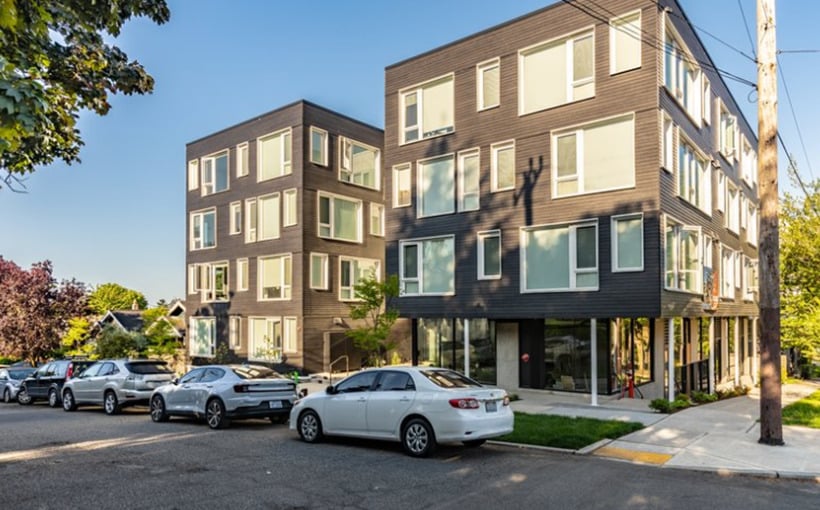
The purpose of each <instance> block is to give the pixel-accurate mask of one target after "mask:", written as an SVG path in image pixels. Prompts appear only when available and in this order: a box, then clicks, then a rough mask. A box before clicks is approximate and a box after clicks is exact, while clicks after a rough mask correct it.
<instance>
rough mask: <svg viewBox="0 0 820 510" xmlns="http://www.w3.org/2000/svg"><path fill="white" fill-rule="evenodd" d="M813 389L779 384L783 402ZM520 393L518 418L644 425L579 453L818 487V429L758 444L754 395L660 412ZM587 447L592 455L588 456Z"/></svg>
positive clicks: (642, 404) (789, 430)
mask: <svg viewBox="0 0 820 510" xmlns="http://www.w3.org/2000/svg"><path fill="white" fill-rule="evenodd" d="M818 389H820V384H817V383H799V384H787V385H784V386H783V405H784V406H785V405H788V404H790V403H792V402H794V401H796V400H799V399H801V398H803V397H805V396H807V395H809V394H811V393H813V392H814V391H817V390H818ZM539 393H540V392H535V391H524V390H522V391H521V396H522V400H520V401H516V402H513V404H512V405H513V409H514V410H516V411H520V412H525V413H543V414H556V415H562V416H583V417H589V418H599V419H604V420H625V421H637V422H640V423H643V424H644V425H646V428H644V429H642V430H639V431H638V432H634V433H632V434H629V435H626V436H623V437H621V438H619V439H617V440H614V441H610V442H606V443H605V444H598V445H596V447H595V448H590V449H588V450H586V451H585V452H584V453H591V454H592V455H598V456H601V457H607V458H613V459H618V460H623V461H629V462H636V463H642V464H654V465H658V466H662V467H669V468H682V469H693V470H703V471H715V472H719V473H726V474H731V473H737V474H752V475H758V476H768V477H788V478H802V479H809V480H814V481H816V482H817V483H820V430H817V429H811V428H806V427H796V426H785V427H783V439H784V441H785V443H786V444H785V446H765V445H761V444H758V442H757V440H758V438H759V437H760V428H759V427H760V426H759V424H758V422H757V420H758V416H759V414H760V411H759V406H760V401H759V392H758V390H757V389H754V390H753V391H752V392H751V393H750V394H749V395H748V396H745V397H736V398H732V399H728V400H723V401H719V402H715V403H712V404H707V405H701V406H697V407H693V408H690V409H686V410H684V411H679V412H677V413H675V414H671V415H664V414H659V413H655V412H652V411H651V410H650V409H649V406H648V404H649V402H648V401H646V400H632V399H623V400H617V399H610V400H602V401H601V402H600V405H599V406H591V405H589V397H588V396H587V397H580V398H579V397H576V396H574V395H555V394H539ZM589 450H592V451H591V452H590V451H589Z"/></svg>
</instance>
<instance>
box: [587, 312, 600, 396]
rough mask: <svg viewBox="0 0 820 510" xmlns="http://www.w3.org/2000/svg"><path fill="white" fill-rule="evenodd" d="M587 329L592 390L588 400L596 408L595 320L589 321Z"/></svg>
mask: <svg viewBox="0 0 820 510" xmlns="http://www.w3.org/2000/svg"><path fill="white" fill-rule="evenodd" d="M589 322H590V324H589V327H590V328H591V331H590V332H589V334H590V340H591V342H590V343H591V344H592V345H591V348H592V352H591V353H590V362H591V363H592V366H591V367H590V370H589V372H590V374H592V375H591V376H590V379H591V380H590V384H591V385H592V388H590V390H591V392H592V397H591V400H590V404H592V405H594V406H597V405H598V328H597V327H596V326H597V319H592V320H590V321H589Z"/></svg>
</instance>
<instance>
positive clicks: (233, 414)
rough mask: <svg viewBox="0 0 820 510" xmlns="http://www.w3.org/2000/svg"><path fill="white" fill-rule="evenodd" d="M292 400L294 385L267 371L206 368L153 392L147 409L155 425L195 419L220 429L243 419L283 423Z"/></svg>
mask: <svg viewBox="0 0 820 510" xmlns="http://www.w3.org/2000/svg"><path fill="white" fill-rule="evenodd" d="M295 400H296V384H295V383H294V382H293V381H291V380H290V379H285V378H284V377H282V376H281V375H279V374H278V373H276V372H274V371H273V370H271V369H269V368H267V367H263V366H255V365H208V366H204V367H197V368H194V369H193V370H191V371H190V372H188V373H187V374H185V375H183V376H182V377H181V378H179V380H174V381H173V384H166V385H164V386H160V387H159V388H157V389H156V390H154V392H153V393H152V394H151V399H150V404H149V405H150V407H151V419H152V420H153V421H155V422H161V421H167V420H168V418H169V417H170V416H172V415H176V416H194V417H197V418H205V421H206V422H207V423H208V426H209V427H211V428H212V429H221V428H225V427H227V426H228V425H229V424H230V422H231V420H236V419H242V418H269V419H270V421H271V422H272V423H285V421H286V420H287V419H288V415H289V414H290V409H291V407H292V406H293V402H294V401H295Z"/></svg>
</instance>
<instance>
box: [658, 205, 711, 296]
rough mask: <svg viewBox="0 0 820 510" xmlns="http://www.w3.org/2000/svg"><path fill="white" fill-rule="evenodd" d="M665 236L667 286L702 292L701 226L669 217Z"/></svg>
mask: <svg viewBox="0 0 820 510" xmlns="http://www.w3.org/2000/svg"><path fill="white" fill-rule="evenodd" d="M664 236H665V240H666V246H665V247H664V249H665V257H664V258H665V263H666V278H665V287H666V288H667V289H674V290H682V291H686V292H692V293H700V292H701V287H702V286H701V280H702V277H703V266H702V263H701V258H700V257H701V248H700V244H701V243H700V238H701V234H700V228H699V227H694V226H687V225H683V224H680V223H677V222H675V221H674V220H672V219H670V218H667V219H666V227H665V234H664Z"/></svg>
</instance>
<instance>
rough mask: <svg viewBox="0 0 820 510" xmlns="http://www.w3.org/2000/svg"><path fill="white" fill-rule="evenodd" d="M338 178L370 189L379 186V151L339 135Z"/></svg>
mask: <svg viewBox="0 0 820 510" xmlns="http://www.w3.org/2000/svg"><path fill="white" fill-rule="evenodd" d="M339 144H340V145H341V148H340V151H339V152H340V154H341V156H340V157H341V161H340V162H339V180H340V181H343V182H349V183H350V184H356V185H358V186H363V187H365V188H370V189H379V188H381V171H380V169H381V163H380V160H381V155H380V154H381V152H380V151H379V149H376V148H374V147H370V146H369V145H365V144H363V143H361V142H357V141H355V140H351V139H349V138H345V137H343V136H340V137H339Z"/></svg>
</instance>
